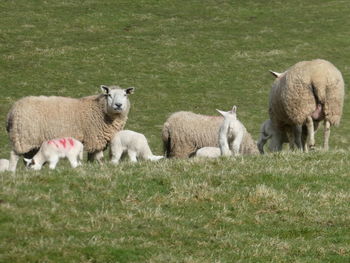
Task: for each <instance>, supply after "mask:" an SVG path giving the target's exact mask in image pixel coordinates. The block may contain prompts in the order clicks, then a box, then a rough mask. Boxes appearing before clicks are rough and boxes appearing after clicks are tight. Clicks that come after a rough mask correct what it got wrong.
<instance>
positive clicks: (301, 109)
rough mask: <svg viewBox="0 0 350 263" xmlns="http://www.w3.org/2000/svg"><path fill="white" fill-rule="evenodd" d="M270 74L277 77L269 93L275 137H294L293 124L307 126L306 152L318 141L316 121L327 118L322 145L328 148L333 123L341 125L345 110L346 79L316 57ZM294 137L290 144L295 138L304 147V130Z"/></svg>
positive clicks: (299, 146) (330, 65) (300, 146)
mask: <svg viewBox="0 0 350 263" xmlns="http://www.w3.org/2000/svg"><path fill="white" fill-rule="evenodd" d="M271 73H272V74H273V75H274V76H275V77H276V80H275V82H274V83H273V85H272V89H271V92H270V98H269V115H270V119H271V121H272V123H273V125H274V126H275V127H276V130H277V131H278V132H276V133H275V136H276V137H277V138H276V140H277V141H279V142H281V141H282V138H281V134H291V135H292V136H293V131H292V129H293V127H296V126H299V127H301V126H302V125H306V127H307V140H306V143H305V145H304V147H303V148H304V150H305V151H307V149H308V147H310V148H313V147H314V144H315V138H314V122H315V123H318V122H320V121H322V120H324V143H323V147H324V149H325V150H328V148H329V145H328V141H329V135H330V126H332V125H338V124H339V122H340V119H341V116H342V112H343V101H344V81H343V77H342V74H341V73H340V71H339V70H338V69H337V68H336V67H335V66H334V65H333V64H331V63H330V62H328V61H325V60H321V59H316V60H312V61H302V62H299V63H297V64H295V65H294V66H292V67H291V68H289V69H288V70H287V71H285V72H283V73H276V72H271ZM292 136H290V138H291V143H293V141H294V140H295V141H296V142H297V146H298V148H299V149H301V148H302V145H301V144H302V143H301V129H300V128H299V131H298V132H297V134H295V135H294V137H295V139H294V140H293V139H292ZM281 144H282V143H281ZM276 150H280V149H279V148H278V149H276Z"/></svg>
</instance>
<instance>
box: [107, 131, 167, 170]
mask: <svg viewBox="0 0 350 263" xmlns="http://www.w3.org/2000/svg"><path fill="white" fill-rule="evenodd" d="M110 149H111V155H112V160H111V162H112V163H115V164H117V163H119V160H120V158H121V157H122V154H123V153H127V154H128V156H129V158H130V161H132V162H137V159H143V160H151V161H157V160H160V159H162V158H163V156H157V155H153V154H152V151H151V149H150V148H149V145H148V143H147V139H146V137H145V136H144V135H143V134H141V133H138V132H134V131H129V130H122V131H120V132H117V133H116V134H115V136H114V137H113V138H112V140H111V148H110Z"/></svg>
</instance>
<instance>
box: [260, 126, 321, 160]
mask: <svg viewBox="0 0 350 263" xmlns="http://www.w3.org/2000/svg"><path fill="white" fill-rule="evenodd" d="M314 126H315V132H316V130H317V128H318V122H315V123H314ZM295 129H300V127H293V128H292V130H294V131H297V132H298V130H295ZM277 132H278V130H277V129H276V128H275V127H274V126H273V124H272V122H271V120H270V119H268V120H265V121H264V122H263V123H262V124H261V127H260V138H259V140H258V141H257V146H258V149H259V152H260V153H261V154H264V153H265V152H264V145H265V144H266V142H267V141H268V140H269V139H271V142H270V145H269V149H270V151H274V150H275V149H282V144H283V143H289V141H290V140H289V139H288V135H287V134H285V133H282V134H279V135H276V133H277ZM301 132H302V133H301V142H302V145H303V146H305V142H306V139H307V138H306V137H307V128H306V126H305V125H303V126H302V131H301ZM278 138H279V140H277V139H278ZM291 140H294V141H293V143H291V144H290V145H289V147H290V149H294V146H295V145H296V144H297V142H296V141H295V140H296V138H293V139H291Z"/></svg>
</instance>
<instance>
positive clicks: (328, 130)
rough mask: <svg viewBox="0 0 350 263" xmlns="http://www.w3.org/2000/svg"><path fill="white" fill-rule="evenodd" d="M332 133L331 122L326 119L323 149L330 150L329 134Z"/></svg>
mask: <svg viewBox="0 0 350 263" xmlns="http://www.w3.org/2000/svg"><path fill="white" fill-rule="evenodd" d="M330 134H331V124H330V122H329V121H328V120H325V121H324V141H323V149H324V150H325V151H328V149H329V145H328V142H329V136H330Z"/></svg>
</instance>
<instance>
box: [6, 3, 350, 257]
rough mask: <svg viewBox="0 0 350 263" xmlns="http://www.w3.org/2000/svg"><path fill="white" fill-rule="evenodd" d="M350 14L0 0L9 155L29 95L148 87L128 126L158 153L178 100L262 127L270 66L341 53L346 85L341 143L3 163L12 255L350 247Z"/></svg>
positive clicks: (332, 9) (314, 252)
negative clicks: (19, 109)
mask: <svg viewBox="0 0 350 263" xmlns="http://www.w3.org/2000/svg"><path fill="white" fill-rule="evenodd" d="M349 13H350V3H348V1H341V0H334V1H326V0H308V1H301V0H296V1H277V0H271V1H258V0H247V1H236V0H233V1H228V0H221V1H220V0H216V1H215V0H205V1H197V0H189V1H184V0H179V1H169V0H162V1H158V0H148V1H146V0H138V1H125V0H116V1H112V0H102V1H100V0H87V1H78V0H72V1H52V0H46V1H42V0H19V1H7V0H5V1H1V2H0V14H1V19H0V58H1V59H0V65H1V66H0V92H1V96H0V123H2V125H1V126H0V127H1V129H0V158H8V157H9V152H10V144H9V140H8V137H7V134H6V129H5V120H6V114H7V112H8V110H9V109H10V107H11V105H12V104H13V103H14V102H15V101H16V100H18V99H19V98H21V97H23V96H29V95H48V96H50V95H55V96H70V97H82V96H88V95H93V94H98V93H99V92H100V88H99V87H100V85H102V84H104V85H119V86H121V87H123V88H127V87H130V86H134V87H136V90H135V94H133V95H131V96H130V101H131V111H130V114H129V120H128V122H127V125H126V128H127V129H130V130H134V131H137V132H141V133H143V134H145V136H146V137H147V139H148V141H149V144H150V147H151V149H152V151H153V153H154V154H156V155H160V154H162V143H161V129H162V125H163V123H164V121H165V120H166V118H167V117H168V116H169V115H170V114H171V113H172V112H175V111H179V110H188V111H193V112H195V113H202V114H208V115H218V113H217V112H216V110H215V109H221V110H229V109H231V108H232V105H234V104H235V105H237V106H238V109H237V115H238V118H239V119H240V120H241V121H242V122H243V123H244V125H245V126H246V128H247V130H248V131H249V132H250V133H251V134H252V135H253V137H254V139H255V140H256V139H258V136H259V127H260V124H261V123H262V122H263V121H264V120H265V119H267V118H268V111H267V110H268V109H267V108H268V94H269V90H270V87H271V84H272V82H273V77H272V76H271V75H270V74H269V72H268V70H270V69H271V70H274V71H278V72H282V71H284V70H286V69H287V68H288V67H290V66H291V65H293V64H295V63H296V62H298V61H301V60H311V59H315V58H323V59H326V60H329V61H331V62H332V63H333V64H334V65H335V66H336V67H337V68H338V69H339V70H340V71H341V72H342V74H343V77H344V80H345V93H346V97H345V103H344V111H343V118H342V121H341V123H340V126H339V127H334V128H331V137H330V151H329V152H323V151H321V150H320V149H319V148H317V149H316V150H315V151H313V152H311V153H308V154H302V153H299V152H290V151H287V150H286V151H283V152H281V153H276V154H267V155H264V156H248V157H247V156H244V157H242V156H240V157H236V158H219V159H215V160H193V159H191V160H163V161H160V162H157V163H152V162H140V163H137V164H130V163H128V162H123V163H121V164H120V165H118V166H113V165H111V164H108V163H106V164H105V165H103V166H102V167H101V166H99V165H98V164H96V163H92V164H91V163H85V164H84V166H82V167H79V168H77V169H71V168H70V166H69V164H68V162H64V161H60V162H59V164H58V165H57V169H56V170H54V171H50V170H49V169H48V168H47V167H45V168H44V169H43V170H41V171H38V172H34V171H27V170H26V169H25V168H24V165H23V164H22V162H21V161H20V162H19V165H18V171H17V172H16V174H15V175H13V174H11V173H8V172H5V173H1V174H0V262H186V263H192V262H198V263H199V262H217V263H219V262H347V261H349V259H350V231H349V229H350V223H349V222H350V213H349V212H350V206H349V203H350V192H349V189H350V177H349V164H350V160H349V150H350V141H349V140H350V135H349V134H350V120H349V118H348V116H349V113H350V106H349V99H348V94H349V92H348V83H349V82H350V73H349V72H350V56H349V54H350V37H349V28H350V20H349V19H348V17H349ZM33 118H35V116H33ZM322 130H323V129H322V127H321V129H320V131H319V132H318V133H317V136H316V144H317V146H320V145H321V144H322V136H321V135H322Z"/></svg>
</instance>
